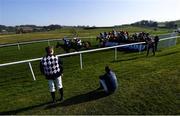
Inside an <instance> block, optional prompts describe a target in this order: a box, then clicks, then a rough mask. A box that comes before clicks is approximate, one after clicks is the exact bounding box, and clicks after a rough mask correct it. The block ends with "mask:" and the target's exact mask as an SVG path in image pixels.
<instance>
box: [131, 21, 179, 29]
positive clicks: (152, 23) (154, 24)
mask: <svg viewBox="0 0 180 116" xmlns="http://www.w3.org/2000/svg"><path fill="white" fill-rule="evenodd" d="M131 25H132V26H143V27H155V28H156V27H163V28H172V29H175V28H177V27H178V26H177V24H176V22H175V21H170V22H163V23H158V22H156V21H151V20H150V21H148V20H142V21H139V22H135V23H132V24H131ZM159 25H161V26H159Z"/></svg>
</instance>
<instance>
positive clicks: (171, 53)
mask: <svg viewBox="0 0 180 116" xmlns="http://www.w3.org/2000/svg"><path fill="white" fill-rule="evenodd" d="M177 53H179V51H175V52H170V53H167V54H162V55H158V56H157V57H162V56H168V55H173V54H177Z"/></svg>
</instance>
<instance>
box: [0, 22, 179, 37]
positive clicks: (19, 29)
mask: <svg viewBox="0 0 180 116" xmlns="http://www.w3.org/2000/svg"><path fill="white" fill-rule="evenodd" d="M128 25H131V26H140V27H154V28H157V27H160V28H171V29H176V28H177V27H178V25H177V24H176V21H170V22H163V23H158V22H156V21H151V20H141V21H138V22H135V23H132V24H128ZM63 27H77V28H83V29H96V28H100V27H96V26H92V27H90V26H62V25H58V24H51V25H48V26H36V25H18V26H5V25H0V33H2V34H3V33H16V34H20V33H30V32H43V31H52V30H56V29H61V28H63ZM112 27H113V26H112ZM101 28H102V27H101Z"/></svg>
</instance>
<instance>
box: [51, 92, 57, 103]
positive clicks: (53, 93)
mask: <svg viewBox="0 0 180 116" xmlns="http://www.w3.org/2000/svg"><path fill="white" fill-rule="evenodd" d="M51 97H52V99H53V103H56V99H55V92H51Z"/></svg>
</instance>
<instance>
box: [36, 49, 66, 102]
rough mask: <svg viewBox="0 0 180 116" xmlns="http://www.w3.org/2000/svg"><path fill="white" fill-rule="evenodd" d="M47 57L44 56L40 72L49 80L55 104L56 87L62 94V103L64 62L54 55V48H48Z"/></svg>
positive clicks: (61, 94) (61, 97)
mask: <svg viewBox="0 0 180 116" xmlns="http://www.w3.org/2000/svg"><path fill="white" fill-rule="evenodd" d="M45 50H46V56H44V57H43V58H42V60H41V62H40V70H41V72H42V73H43V74H44V75H45V77H46V79H47V80H48V85H49V91H50V93H51V97H52V100H53V103H55V102H56V99H55V91H56V89H55V85H56V87H57V88H58V90H59V93H60V99H59V100H60V101H61V100H63V86H62V79H61V77H62V72H63V67H62V62H61V61H60V59H59V58H58V57H57V56H56V55H54V49H53V47H50V46H48V47H46V48H45Z"/></svg>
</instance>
